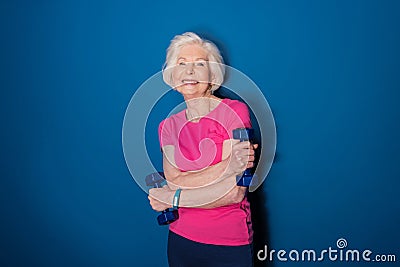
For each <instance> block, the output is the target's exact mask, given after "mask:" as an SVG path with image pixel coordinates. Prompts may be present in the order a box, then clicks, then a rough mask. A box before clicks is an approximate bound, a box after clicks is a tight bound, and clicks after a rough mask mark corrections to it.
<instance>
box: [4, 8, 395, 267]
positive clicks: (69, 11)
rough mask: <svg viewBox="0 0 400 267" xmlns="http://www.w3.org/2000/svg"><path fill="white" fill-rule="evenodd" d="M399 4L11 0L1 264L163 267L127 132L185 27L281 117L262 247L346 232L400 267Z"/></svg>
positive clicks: (261, 219)
mask: <svg viewBox="0 0 400 267" xmlns="http://www.w3.org/2000/svg"><path fill="white" fill-rule="evenodd" d="M147 2H148V3H147ZM399 3H400V2H399V1H368V0H360V1H356V0H351V1H319V0H314V1H312V0H310V1H258V2H256V1H254V2H250V1H247V2H246V1H244V2H243V1H201V2H198V1H159V2H156V1H141V2H140V3H137V2H134V1H125V2H122V1H113V2H111V1H110V2H106V1H2V2H1V4H0V25H1V32H0V34H1V37H2V38H1V39H2V41H1V52H0V53H1V60H0V62H1V63H0V67H1V69H0V77H1V98H0V99H1V105H0V109H1V124H2V130H1V138H0V140H1V152H2V153H1V162H2V164H1V165H2V167H1V183H0V201H1V202H0V205H1V206H0V208H1V210H0V211H1V213H0V215H1V220H0V229H1V231H0V234H1V235H0V265H1V266H165V265H166V252H165V250H166V234H167V229H166V228H161V227H158V226H157V225H156V223H155V216H156V213H155V212H153V211H152V210H151V209H150V207H149V204H148V201H147V196H146V194H145V193H144V192H143V191H141V190H140V189H139V187H138V186H137V185H136V184H135V182H134V181H133V179H132V178H131V176H130V174H129V172H128V170H127V167H126V165H125V161H124V158H123V153H122V145H121V129H122V121H123V116H124V112H125V108H126V107H127V105H128V103H129V100H130V98H131V96H132V95H133V93H134V91H135V90H136V88H138V87H139V86H140V84H141V83H142V82H144V81H145V80H146V79H147V78H148V77H149V76H150V75H152V74H154V73H155V72H157V71H159V70H160V68H161V65H162V63H163V60H164V56H165V49H166V48H167V46H168V44H169V41H170V39H171V38H172V37H173V36H174V35H175V34H179V33H182V32H185V31H196V32H198V33H200V34H203V35H204V36H206V37H208V38H211V39H213V40H214V41H216V42H217V43H218V44H219V45H220V46H221V49H222V50H223V52H224V55H225V56H226V58H227V59H228V60H227V62H228V63H229V64H230V65H231V66H233V67H235V68H238V69H240V70H242V71H243V72H244V73H246V74H247V75H248V76H250V78H252V79H253V80H254V81H255V82H256V83H257V84H258V85H259V87H260V88H261V89H262V90H263V92H264V94H265V95H266V97H267V99H268V101H269V103H270V106H271V108H272V110H273V112H274V116H275V120H276V124H277V133H278V144H277V151H278V157H277V161H276V163H275V164H274V165H273V167H272V169H271V172H270V174H269V176H268V178H267V180H266V182H265V184H264V186H263V188H262V189H261V190H259V191H257V193H256V194H257V195H256V199H258V200H259V201H258V202H257V205H256V206H254V208H255V209H256V210H257V214H255V216H258V217H256V218H255V223H256V224H257V229H258V233H257V232H256V237H257V242H258V243H257V244H256V247H255V249H256V250H258V249H261V248H263V247H264V244H267V245H268V246H269V247H270V248H271V249H286V250H290V249H299V250H301V249H311V248H313V249H316V250H318V249H320V250H321V249H326V248H328V247H329V246H331V247H333V248H335V247H336V240H337V239H338V238H340V237H344V238H346V239H347V241H348V244H349V245H348V247H349V248H354V249H360V250H363V249H370V250H372V251H373V252H374V253H383V254H384V253H387V254H397V258H398V260H400V251H399V241H398V240H399V238H400V234H399V231H398V229H397V228H398V225H399V224H400V207H399V193H400V192H399V191H400V190H399V187H400V181H399V178H400V168H399V159H400V156H399V149H400V141H399V136H400V127H399V113H400V106H399V104H398V102H399V99H400V98H399V96H400V93H399V89H400V75H399V70H400V66H399V65H400V63H399V62H400V55H399V49H398V48H399V47H400V27H399V25H400V19H399V16H398V14H399V11H400V4H399ZM160 120H161V117H160ZM155 160H156V161H157V159H155ZM328 263H329V262H327V263H326V264H328ZM264 264H266V263H265V262H258V265H259V266H263V265H264ZM331 264H332V265H335V266H336V265H337V266H339V265H340V266H342V265H345V263H339V262H336V263H331ZM269 265H270V266H295V265H297V264H296V263H290V262H286V263H285V262H279V261H277V260H275V261H273V262H272V264H271V263H270V264H269ZM304 265H305V266H306V265H312V263H305V264H304ZM388 265H391V266H393V264H388Z"/></svg>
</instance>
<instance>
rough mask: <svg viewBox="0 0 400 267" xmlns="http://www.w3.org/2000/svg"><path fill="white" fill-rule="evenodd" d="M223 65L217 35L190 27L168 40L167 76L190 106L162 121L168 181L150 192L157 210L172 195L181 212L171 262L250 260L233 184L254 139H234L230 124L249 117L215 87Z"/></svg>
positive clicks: (246, 211)
mask: <svg viewBox="0 0 400 267" xmlns="http://www.w3.org/2000/svg"><path fill="white" fill-rule="evenodd" d="M224 73H225V69H224V65H223V60H222V57H221V54H220V52H219V50H218V48H217V47H216V46H215V45H214V44H213V43H212V42H210V41H207V40H203V39H201V38H200V37H199V36H198V35H196V34H194V33H190V32H188V33H184V34H182V35H178V36H175V38H174V39H173V40H172V41H171V44H170V46H169V48H168V50H167V57H166V62H165V66H164V69H163V77H164V81H165V82H166V83H167V84H169V85H170V86H171V87H173V88H174V89H175V90H177V91H178V92H179V93H181V94H182V96H183V98H184V100H185V103H186V107H187V108H186V109H185V110H183V111H181V112H179V113H177V114H174V115H172V116H170V117H169V118H167V119H165V120H163V121H162V122H161V123H160V126H159V140H160V145H161V148H162V151H163V168H164V174H165V177H166V180H167V182H168V186H165V187H163V188H159V189H151V190H150V196H149V200H150V204H151V206H152V208H153V209H154V210H156V211H162V210H165V209H167V208H171V207H172V206H173V205H172V203H173V201H174V206H179V219H178V220H176V221H175V222H173V223H171V224H170V228H169V230H170V231H169V236H168V262H169V265H170V266H171V267H173V266H207V267H210V266H218V267H220V266H253V259H252V234H253V232H252V224H251V214H250V205H249V202H248V200H247V198H246V193H247V189H246V188H245V187H240V186H237V185H236V176H238V175H240V174H241V173H242V172H243V171H244V170H245V169H246V168H251V167H252V166H253V161H254V149H255V148H256V147H257V145H251V144H250V143H249V142H238V141H237V140H233V139H232V130H234V129H236V128H249V127H251V122H250V117H249V112H248V109H247V106H246V105H245V104H244V103H242V102H239V101H237V100H230V99H220V98H218V97H216V96H214V95H213V92H214V91H215V90H217V89H218V88H219V87H220V85H221V83H222V82H223V78H224ZM179 195H180V197H178V196H179ZM178 199H179V201H178Z"/></svg>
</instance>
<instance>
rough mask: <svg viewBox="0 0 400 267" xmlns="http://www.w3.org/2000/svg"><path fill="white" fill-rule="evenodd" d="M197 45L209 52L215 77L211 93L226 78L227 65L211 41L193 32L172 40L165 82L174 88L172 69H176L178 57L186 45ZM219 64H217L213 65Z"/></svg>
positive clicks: (164, 71)
mask: <svg viewBox="0 0 400 267" xmlns="http://www.w3.org/2000/svg"><path fill="white" fill-rule="evenodd" d="M189 44H197V45H199V46H200V47H202V48H203V49H205V50H206V51H207V52H208V62H210V63H211V64H209V66H210V72H211V74H212V75H213V76H214V80H213V83H212V86H211V91H215V90H217V89H218V88H219V87H220V86H221V84H222V82H223V81H224V76H225V65H224V60H223V58H222V56H221V53H220V51H219V49H218V47H217V46H216V45H215V44H214V43H213V42H211V41H209V40H205V39H202V38H201V37H200V36H198V35H197V34H195V33H193V32H185V33H184V34H181V35H176V36H175V37H174V38H173V39H172V40H171V43H170V45H169V47H168V49H167V56H166V59H165V63H164V65H163V68H162V72H163V79H164V82H165V83H167V84H168V85H170V86H171V87H174V85H173V80H172V71H171V70H172V67H174V66H175V65H176V63H177V61H178V55H179V52H180V50H181V48H182V47H183V46H185V45H189ZM213 63H217V64H213Z"/></svg>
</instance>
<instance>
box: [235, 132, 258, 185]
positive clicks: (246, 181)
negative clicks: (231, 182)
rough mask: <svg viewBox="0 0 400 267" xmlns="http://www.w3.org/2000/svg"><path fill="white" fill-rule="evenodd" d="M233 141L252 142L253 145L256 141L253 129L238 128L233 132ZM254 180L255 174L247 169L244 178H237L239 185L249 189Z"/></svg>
mask: <svg viewBox="0 0 400 267" xmlns="http://www.w3.org/2000/svg"><path fill="white" fill-rule="evenodd" d="M232 133H233V139H237V140H240V142H244V141H250V143H252V141H253V139H254V130H253V129H251V128H238V129H235V130H233V132H232ZM252 179H253V174H252V173H251V169H250V168H248V169H246V170H245V171H244V172H243V174H242V176H238V177H237V180H238V181H237V185H239V186H245V187H249V186H250V184H251V181H252Z"/></svg>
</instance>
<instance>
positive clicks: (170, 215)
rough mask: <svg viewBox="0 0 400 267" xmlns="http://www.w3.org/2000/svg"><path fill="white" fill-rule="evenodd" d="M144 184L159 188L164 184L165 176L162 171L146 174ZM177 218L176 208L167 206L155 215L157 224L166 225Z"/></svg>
mask: <svg viewBox="0 0 400 267" xmlns="http://www.w3.org/2000/svg"><path fill="white" fill-rule="evenodd" d="M146 185H147V186H151V187H152V188H161V187H163V186H164V185H166V181H165V177H164V173H163V172H153V173H152V174H149V175H147V176H146ZM178 218H179V213H178V209H173V208H169V209H166V210H164V211H162V212H161V214H160V215H158V216H157V221H158V224H159V225H167V224H170V223H172V222H174V221H176V220H177V219H178Z"/></svg>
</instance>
